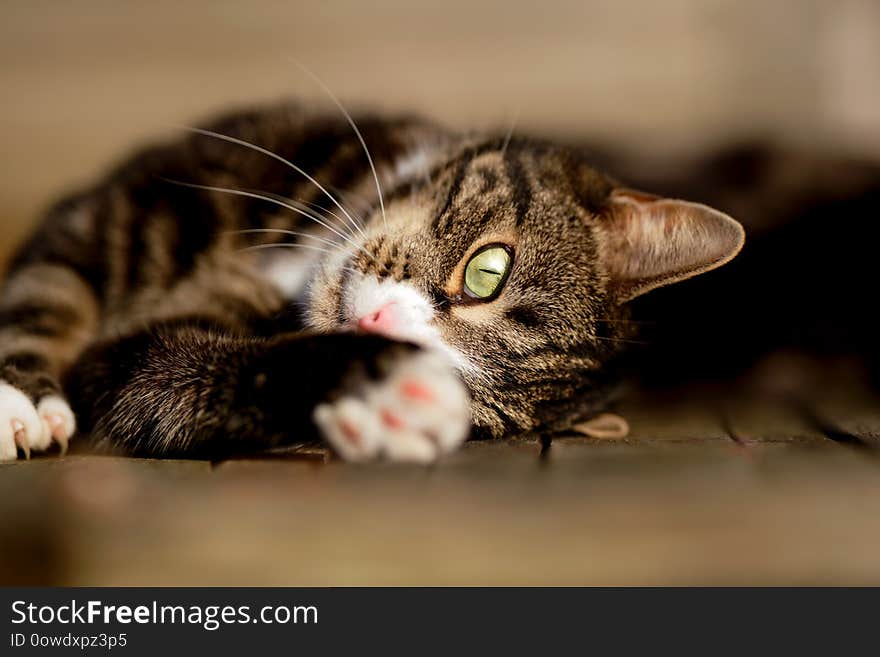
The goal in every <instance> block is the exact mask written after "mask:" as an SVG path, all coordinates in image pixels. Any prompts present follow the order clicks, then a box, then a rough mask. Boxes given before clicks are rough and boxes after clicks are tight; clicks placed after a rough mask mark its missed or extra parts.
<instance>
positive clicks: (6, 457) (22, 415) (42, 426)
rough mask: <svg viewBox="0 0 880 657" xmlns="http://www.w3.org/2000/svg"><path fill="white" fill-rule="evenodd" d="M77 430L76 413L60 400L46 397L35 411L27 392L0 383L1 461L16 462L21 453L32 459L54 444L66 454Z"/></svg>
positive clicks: (53, 396)
mask: <svg viewBox="0 0 880 657" xmlns="http://www.w3.org/2000/svg"><path fill="white" fill-rule="evenodd" d="M74 431H76V421H75V420H74V417H73V412H72V411H71V410H70V407H69V406H68V405H67V402H66V401H64V400H63V399H62V398H61V397H58V396H55V395H52V396H49V397H44V398H43V399H41V400H40V403H39V404H38V405H37V407H36V408H35V407H34V405H33V404H32V403H31V400H30V399H28V397H27V396H26V395H25V394H24V393H22V392H21V391H20V390H18V389H17V388H14V387H12V386H11V385H9V384H8V383H5V382H3V381H0V461H14V460H15V459H16V458H18V451H19V450H21V452H22V453H23V454H24V455H25V457H26V458H30V455H31V452H32V451H33V452H42V451H45V450H46V449H48V448H49V446H50V445H51V444H52V442H53V441H55V442H56V443H58V444H59V445H60V446H61V451H62V453H63V452H65V451H66V450H67V441H68V440H70V437H71V436H72V435H73V433H74Z"/></svg>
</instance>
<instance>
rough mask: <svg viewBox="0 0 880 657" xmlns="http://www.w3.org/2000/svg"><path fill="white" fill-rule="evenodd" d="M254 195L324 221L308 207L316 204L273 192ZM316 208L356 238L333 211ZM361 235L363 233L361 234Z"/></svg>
mask: <svg viewBox="0 0 880 657" xmlns="http://www.w3.org/2000/svg"><path fill="white" fill-rule="evenodd" d="M244 191H251V190H244ZM254 193H256V194H262V195H263V196H267V197H270V198H273V199H275V200H276V201H279V202H280V203H290V204H291V205H293V206H295V207H297V208H299V212H300V214H303V213H306V216H307V217H311V218H312V219H314V220H315V221H317V222H319V223H320V222H321V220H322V219H324V217H323V216H322V215H320V214H318V213H317V212H316V211H315V210H313V209H312V208H311V207H309V206H311V205H316V204H312V203H307V202H304V201H299V200H297V199H292V198H287V197H286V196H281V195H280V194H275V193H274V192H261V191H256V192H254ZM317 207H318V208H320V209H321V210H324V211H325V212H327V213H328V214H330V215H331V216H333V217H335V218H336V219H338V220H339V221H340V226H339V227H340V228H341V229H342V230H344V231H345V232H346V234H348V235H350V236H351V237H354V238H356V237H357V236H356V235H355V234H354V231H353V230H351V228H349V226H348V224H346V223H345V220H344V219H343V218H342V217H340V216H339V215H338V214H336V213H335V212H333V211H330V210H327V209H326V208H322V207H321V206H320V205H318V206H317ZM361 234H362V235H363V233H361Z"/></svg>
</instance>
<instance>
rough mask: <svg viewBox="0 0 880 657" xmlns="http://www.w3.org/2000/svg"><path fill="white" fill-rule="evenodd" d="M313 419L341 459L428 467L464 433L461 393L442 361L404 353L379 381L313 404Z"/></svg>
mask: <svg viewBox="0 0 880 657" xmlns="http://www.w3.org/2000/svg"><path fill="white" fill-rule="evenodd" d="M314 420H315V423H316V424H317V425H318V427H319V428H320V429H321V432H322V433H323V435H324V438H325V439H326V440H327V442H328V443H329V444H330V445H331V446H332V447H333V449H334V450H335V451H336V452H337V453H338V454H339V455H340V456H341V457H342V458H344V459H345V460H347V461H371V460H375V459H377V458H385V459H387V460H389V461H408V462H415V463H430V462H433V461H436V460H437V459H438V458H439V457H441V456H442V455H443V454H446V453H448V452H451V451H453V450H454V449H456V448H457V447H458V446H459V445H461V443H462V442H464V440H465V439H466V438H467V436H468V433H469V430H470V404H469V401H468V395H467V391H466V389H465V387H464V384H463V383H462V381H461V380H460V379H459V378H458V376H457V375H456V373H455V371H454V370H453V369H452V368H451V367H450V366H449V364H448V363H447V362H446V360H445V359H444V358H443V357H442V356H440V355H438V354H435V353H431V352H418V353H415V354H409V355H407V356H406V357H405V358H403V359H401V361H400V362H399V363H397V364H396V365H395V366H394V367H393V368H392V370H391V371H390V373H389V374H388V375H387V376H385V377H384V378H383V379H381V380H380V381H364V382H363V383H362V384H361V385H360V386H359V389H356V390H352V391H350V392H349V393H348V394H346V395H345V396H343V397H342V398H340V399H338V400H336V401H334V402H331V403H326V404H321V405H319V406H318V407H317V408H316V409H315V412H314Z"/></svg>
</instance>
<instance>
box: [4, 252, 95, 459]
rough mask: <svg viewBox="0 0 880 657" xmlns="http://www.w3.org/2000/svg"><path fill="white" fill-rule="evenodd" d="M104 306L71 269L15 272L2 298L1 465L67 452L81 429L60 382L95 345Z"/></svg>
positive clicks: (55, 266)
mask: <svg viewBox="0 0 880 657" xmlns="http://www.w3.org/2000/svg"><path fill="white" fill-rule="evenodd" d="M98 312H99V311H98V303H97V301H96V299H95V296H94V294H93V292H92V289H91V287H90V286H89V285H88V284H87V283H86V282H85V281H84V280H83V279H82V278H81V277H80V276H79V275H78V274H77V273H76V272H75V271H74V270H73V269H72V268H70V267H67V266H65V265H64V264H61V263H49V262H37V263H31V264H28V265H25V266H23V267H20V268H17V269H15V270H14V271H13V272H12V274H11V276H10V277H9V279H8V280H7V281H6V283H5V285H4V287H3V290H2V293H0V461H10V460H15V459H16V458H17V456H18V454H19V453H21V454H23V455H25V456H30V454H31V453H32V452H38V451H43V450H46V449H48V448H49V447H50V446H51V445H52V444H53V443H57V444H59V445H60V446H61V449H62V451H63V450H65V449H66V447H67V442H68V440H69V439H70V438H71V436H73V434H74V432H75V430H76V422H75V419H74V415H73V413H72V412H71V409H70V407H69V406H68V404H67V402H66V401H65V399H64V397H63V395H62V393H61V387H60V385H59V383H58V381H59V378H60V376H61V375H62V374H63V372H64V370H65V368H66V367H67V366H68V365H69V364H70V363H71V362H72V361H73V360H74V359H75V358H76V357H77V355H78V354H79V353H80V351H81V350H82V349H83V348H84V347H85V345H86V344H87V343H88V341H89V340H90V339H91V338H92V336H93V334H94V331H95V328H96V326H97V322H98Z"/></svg>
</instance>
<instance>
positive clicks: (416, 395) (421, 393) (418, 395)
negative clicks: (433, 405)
mask: <svg viewBox="0 0 880 657" xmlns="http://www.w3.org/2000/svg"><path fill="white" fill-rule="evenodd" d="M400 394H401V395H403V396H404V397H405V398H407V399H412V400H415V401H424V402H432V401H434V391H433V390H431V389H430V388H429V387H428V386H426V385H425V384H423V383H421V382H420V381H415V380H412V379H409V380H407V381H404V382H403V383H401V384H400Z"/></svg>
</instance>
